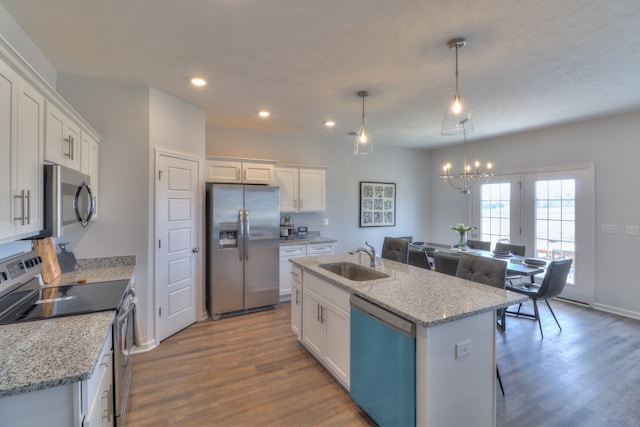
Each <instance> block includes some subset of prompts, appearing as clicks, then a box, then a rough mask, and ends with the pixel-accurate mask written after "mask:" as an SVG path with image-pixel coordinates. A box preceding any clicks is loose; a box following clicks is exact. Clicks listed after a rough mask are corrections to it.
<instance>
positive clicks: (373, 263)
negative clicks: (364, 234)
mask: <svg viewBox="0 0 640 427" xmlns="http://www.w3.org/2000/svg"><path fill="white" fill-rule="evenodd" d="M364 243H365V244H366V245H367V246H369V248H371V251H368V250H367V248H363V247H361V246H359V247H357V248H354V249H351V250H350V251H349V253H350V254H351V255H353V254H357V253H358V252H364V253H366V254H367V255H369V258H371V262H370V263H369V266H370V267H373V268H375V267H376V248H374V247H373V246H372V245H370V244H369V242H364Z"/></svg>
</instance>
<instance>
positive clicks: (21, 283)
mask: <svg viewBox="0 0 640 427" xmlns="http://www.w3.org/2000/svg"><path fill="white" fill-rule="evenodd" d="M41 271H42V259H41V258H40V257H39V256H38V254H37V253H36V252H35V251H32V252H26V253H22V254H18V255H15V256H12V257H9V258H6V259H4V260H0V325H6V324H11V323H19V322H28V321H36V320H44V319H50V318H54V317H61V316H70V315H78V314H86V313H93V312H97V311H106V310H115V311H117V319H116V321H115V322H114V325H113V337H114V338H113V339H114V342H113V349H114V351H113V358H114V360H113V366H114V382H115V384H114V385H115V392H114V404H115V405H114V407H115V414H114V415H115V422H116V425H118V426H122V425H124V424H125V416H126V409H127V396H128V391H129V385H130V384H131V350H132V349H133V343H134V341H133V339H134V336H133V333H134V331H133V329H134V311H135V305H134V304H133V303H132V295H133V292H132V290H131V288H130V285H129V280H115V281H108V282H95V283H86V284H72V285H65V286H57V287H45V286H43V284H42V280H41V277H40V272H41Z"/></svg>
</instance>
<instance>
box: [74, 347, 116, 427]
mask: <svg viewBox="0 0 640 427" xmlns="http://www.w3.org/2000/svg"><path fill="white" fill-rule="evenodd" d="M99 360H100V364H99V365H98V366H97V367H96V369H95V371H94V372H93V375H92V376H91V378H90V379H89V380H88V381H85V382H83V383H82V384H83V386H86V389H87V392H86V394H85V393H83V396H82V398H83V399H86V404H83V408H87V410H86V412H85V414H84V419H83V421H82V427H108V426H113V425H114V421H115V420H114V418H115V417H114V406H113V405H114V402H113V350H111V349H110V350H109V351H107V352H102V353H101V356H100V359H99ZM83 391H84V390H83Z"/></svg>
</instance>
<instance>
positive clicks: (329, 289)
mask: <svg viewBox="0 0 640 427" xmlns="http://www.w3.org/2000/svg"><path fill="white" fill-rule="evenodd" d="M302 282H303V284H302V287H303V290H302V295H303V305H302V343H303V344H304V345H305V347H306V348H307V349H308V350H309V351H310V352H311V353H312V354H313V355H314V356H315V357H316V358H317V359H318V360H319V361H320V362H321V363H322V364H323V365H324V366H325V367H326V368H327V369H328V370H329V372H331V373H332V374H333V376H334V377H335V378H336V379H337V380H338V381H340V382H341V383H342V384H343V385H344V386H345V387H346V388H347V389H349V378H350V376H349V363H350V361H349V357H350V348H349V344H350V343H349V340H350V325H349V322H350V307H349V293H348V292H346V291H343V290H342V289H339V288H337V287H336V286H334V285H332V284H329V283H327V282H325V281H323V280H321V279H319V278H317V277H315V276H312V275H309V274H305V275H304V276H303V281H302Z"/></svg>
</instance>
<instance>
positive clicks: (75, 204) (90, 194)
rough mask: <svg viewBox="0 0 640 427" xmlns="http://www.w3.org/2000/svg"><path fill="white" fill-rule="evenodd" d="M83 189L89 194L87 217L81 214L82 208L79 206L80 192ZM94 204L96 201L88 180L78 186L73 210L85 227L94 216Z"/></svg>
mask: <svg viewBox="0 0 640 427" xmlns="http://www.w3.org/2000/svg"><path fill="white" fill-rule="evenodd" d="M83 189H84V190H86V192H87V195H88V197H89V212H87V218H86V219H85V218H82V215H80V210H79V208H78V206H79V203H78V199H79V198H80V193H81V192H82V190H83ZM94 205H95V203H94V200H93V193H91V188H90V187H89V185H88V184H87V183H86V182H83V183H82V184H80V186H79V187H78V188H77V190H76V195H75V197H74V198H73V211H74V213H75V214H76V219H77V220H78V222H80V224H82V226H83V227H86V226H87V224H89V221H91V217H92V216H93V211H94Z"/></svg>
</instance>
